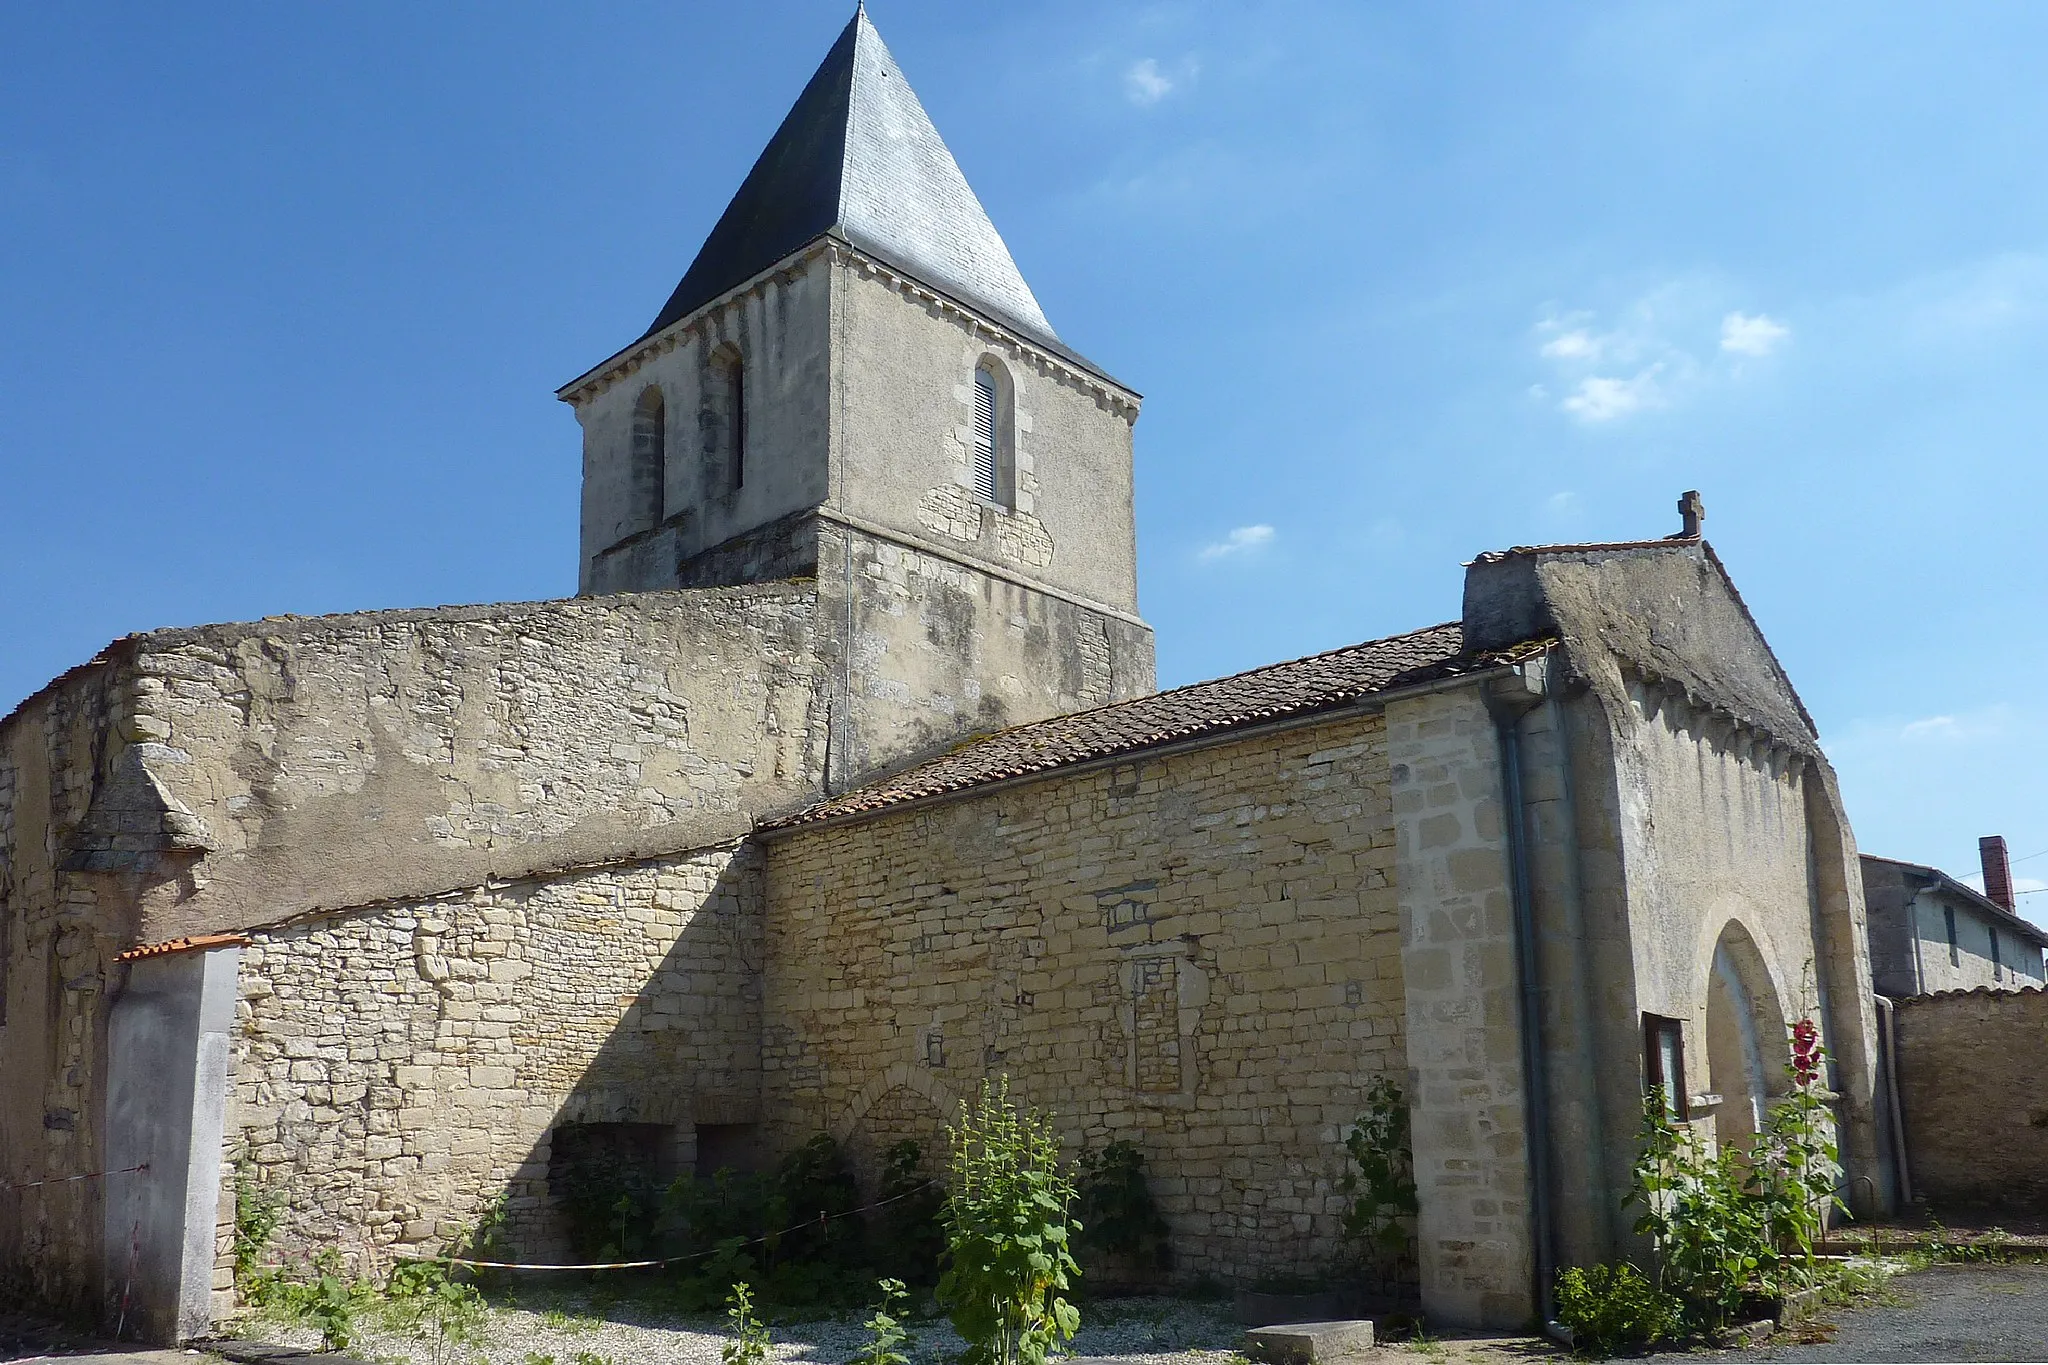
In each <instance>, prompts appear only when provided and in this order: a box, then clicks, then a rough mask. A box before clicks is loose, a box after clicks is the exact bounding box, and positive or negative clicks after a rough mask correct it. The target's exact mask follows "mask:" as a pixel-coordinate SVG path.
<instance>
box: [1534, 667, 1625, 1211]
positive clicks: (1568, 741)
mask: <svg viewBox="0 0 2048 1365" xmlns="http://www.w3.org/2000/svg"><path fill="white" fill-rule="evenodd" d="M1551 664H1552V667H1551V669H1550V671H1549V673H1548V674H1546V676H1545V678H1544V685H1543V709H1544V712H1545V713H1546V714H1547V715H1548V716H1549V718H1550V733H1551V736H1552V742H1553V743H1555V744H1556V745H1557V786H1558V804H1559V805H1560V806H1561V807H1562V809H1561V810H1560V811H1559V813H1558V823H1559V824H1560V825H1562V826H1563V829H1564V837H1565V840H1566V845H1567V847H1566V850H1565V853H1566V858H1565V876H1566V878H1567V879H1568V883H1567V887H1566V895H1565V906H1564V909H1565V921H1564V929H1565V936H1566V937H1567V938H1568V939H1570V940H1571V964H1570V965H1571V982H1570V988H1571V991H1572V993H1573V995H1574V996H1575V997H1577V999H1578V1001H1579V1004H1580V1008H1581V1009H1582V1010H1583V1011H1584V1013H1583V1026H1582V1027H1581V1028H1580V1029H1579V1030H1578V1033H1577V1036H1575V1037H1574V1038H1573V1039H1572V1042H1571V1048H1572V1065H1573V1066H1574V1067H1575V1068H1577V1070H1578V1072H1579V1081H1580V1082H1581V1083H1582V1084H1583V1085H1584V1086H1585V1087H1586V1126H1587V1128H1588V1129H1589V1130H1590V1131H1589V1132H1588V1134H1587V1142H1588V1144H1589V1145H1590V1146H1591V1148H1592V1150H1593V1181H1592V1189H1591V1190H1590V1191H1589V1193H1590V1194H1591V1195H1592V1196H1593V1198H1595V1199H1597V1200H1598V1201H1599V1204H1600V1224H1599V1226H1600V1227H1601V1228H1602V1229H1604V1231H1605V1233H1606V1238H1607V1244H1608V1246H1609V1247H1610V1248H1611V1247H1612V1246H1614V1245H1615V1244H1617V1243H1618V1242H1619V1241H1620V1238H1619V1237H1618V1236H1617V1235H1616V1232H1615V1227H1614V1218H1615V1214H1616V1212H1617V1210H1618V1207H1619V1206H1618V1205H1616V1204H1615V1203H1613V1202H1612V1201H1611V1200H1610V1198H1609V1195H1610V1193H1611V1185H1610V1183H1609V1180H1608V1168H1607V1108H1606V1096H1605V1095H1604V1094H1603V1093H1602V1092H1601V1089H1600V1061H1599V1049H1598V1044H1597V1043H1596V1041H1595V1034H1596V1032H1597V1031H1598V1029H1599V1027H1600V1020H1599V1015H1598V1011H1597V1009H1596V1007H1595V1003H1594V990H1593V965H1592V962H1591V960H1590V954H1591V952H1592V947H1591V944H1590V942H1589V941H1588V939H1587V936H1586V886H1585V878H1584V874H1583V872H1582V871H1581V868H1580V866H1579V859H1580V849H1579V798H1578V787H1577V784H1576V782H1575V781H1574V777H1573V772H1572V735H1571V719H1570V717H1569V716H1568V715H1566V713H1565V709H1564V704H1563V702H1561V701H1560V700H1559V699H1558V692H1559V691H1560V690H1561V689H1560V687H1559V683H1558V677H1557V675H1558V674H1560V673H1562V672H1563V671H1564V670H1563V668H1562V667H1561V665H1562V664H1563V659H1562V657H1561V656H1559V655H1555V654H1553V655H1552V656H1551Z"/></svg>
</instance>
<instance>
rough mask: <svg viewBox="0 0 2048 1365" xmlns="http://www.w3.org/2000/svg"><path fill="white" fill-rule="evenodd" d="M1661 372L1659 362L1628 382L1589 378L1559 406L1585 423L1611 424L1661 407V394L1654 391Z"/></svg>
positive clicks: (1597, 377) (1611, 377)
mask: <svg viewBox="0 0 2048 1365" xmlns="http://www.w3.org/2000/svg"><path fill="white" fill-rule="evenodd" d="M1663 369H1664V362H1662V361H1659V362H1657V363H1656V364H1655V365H1652V366H1650V367H1649V368H1648V369H1646V370H1644V371H1642V372H1641V373H1640V374H1637V375H1636V376H1635V377H1634V378H1631V379H1619V378H1616V377H1614V376H1612V375H1589V376H1588V377H1586V378H1585V379H1581V380H1580V381H1579V385H1578V387H1577V388H1575V389H1573V390H1572V391H1571V393H1570V394H1569V395H1567V396H1566V398H1565V400H1564V403H1563V405H1562V406H1563V407H1564V410H1565V411H1566V412H1568V413H1570V414H1571V415H1572V416H1574V417H1576V418H1578V419H1579V420H1580V421H1581V422H1587V423H1598V422H1611V421H1613V420H1614V419H1615V418H1617V417H1626V416H1628V414H1630V413H1632V412H1640V411H1641V410H1642V409H1644V408H1655V407H1662V406H1663V405H1664V393H1663V390H1662V389H1660V388H1659V387H1658V384H1657V376H1658V374H1659V373H1661V372H1662V371H1663Z"/></svg>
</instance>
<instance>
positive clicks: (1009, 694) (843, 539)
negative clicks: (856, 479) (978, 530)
mask: <svg viewBox="0 0 2048 1365" xmlns="http://www.w3.org/2000/svg"><path fill="white" fill-rule="evenodd" d="M818 533H819V538H820V562H821V566H822V567H821V569H820V572H819V576H818V596H819V600H820V606H819V626H818V629H819V632H820V633H821V634H822V635H825V636H827V637H830V638H831V639H833V640H834V642H835V643H834V644H833V646H832V647H831V648H832V649H833V650H834V651H835V652H836V653H838V654H839V655H840V657H841V658H843V663H842V664H841V665H840V666H841V667H842V668H843V669H844V670H845V671H844V673H843V675H842V676H841V677H840V678H839V679H836V680H835V681H834V685H835V686H838V687H842V688H843V689H844V695H846V696H847V697H848V703H847V705H846V706H845V707H844V708H843V709H842V711H841V712H840V714H841V715H842V716H843V717H844V719H843V722H842V723H841V724H839V725H837V726H835V728H834V732H833V746H832V747H833V752H832V772H831V774H830V781H831V784H832V787H833V789H834V790H844V789H845V788H847V787H849V786H852V785H854V784H855V783H857V782H858V781H859V780H860V779H861V778H862V777H863V776H865V775H869V774H872V773H874V772H876V771H878V770H881V769H885V768H888V767H891V766H895V765H898V764H900V763H901V762H903V761H904V760H905V759H908V758H911V757H914V756H919V755H924V754H928V753H930V752H931V751H933V750H934V749H936V748H939V747H941V746H943V745H945V744H948V743H950V742H952V741H954V740H956V739H958V738H959V737H960V736H962V735H965V734H970V733H978V732H986V731H990V730H999V729H1003V728H1005V727H1008V726H1011V725H1022V724H1025V723H1027V722H1030V721H1034V720H1043V719H1045V718H1046V717H1048V716H1056V715H1063V714H1066V713H1068V712H1072V711H1080V710H1085V709H1087V708H1089V707H1092V706H1102V705H1106V704H1107V703H1110V702H1117V701H1127V700H1129V699H1131V698H1133V697H1141V696H1146V695H1149V694H1150V693H1151V692H1152V691H1153V652H1152V631H1151V628H1150V627H1148V626H1146V625H1145V624H1144V623H1143V622H1142V621H1139V620H1137V619H1135V618H1132V617H1126V616H1123V615H1121V614H1118V613H1113V612H1109V611H1104V610H1099V609H1096V608H1092V607H1089V606H1086V605H1084V604H1082V603H1079V602H1076V601H1073V600H1072V599H1070V598H1066V597H1062V596H1060V595H1058V594H1055V593H1051V592H1047V591H1045V590H1043V589H1040V588H1035V587H1032V586H1030V585H1029V584H1028V583H1026V582H1023V581H1020V580H1017V579H1015V578H1005V577H1000V576H998V575H996V574H993V573H990V572H988V571H987V570H985V569H982V568H979V567H977V566H975V565H973V564H968V563H962V562H960V561H958V560H955V559H952V558H949V557H946V556H943V555H938V554H933V553H931V552H929V551H926V550H921V549H918V548H916V547H915V546H913V545H909V544H905V543H904V542H902V541H901V540H898V539H895V538H892V537H885V536H881V535H876V534H870V533H868V532H866V531H864V530H861V529H858V528H854V527H850V526H846V525H843V524H840V523H838V522H833V521H825V520H821V521H820V524H819V527H818Z"/></svg>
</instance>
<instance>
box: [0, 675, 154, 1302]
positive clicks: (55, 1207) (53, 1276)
mask: <svg viewBox="0 0 2048 1365" xmlns="http://www.w3.org/2000/svg"><path fill="white" fill-rule="evenodd" d="M127 709H128V706H127V699H126V695H125V689H124V687H123V685H122V682H121V679H120V677H119V675H118V673H117V671H116V670H115V669H114V668H112V667H111V666H109V665H106V664H100V663H96V664H91V665H87V666H85V667H82V668H79V669H74V670H73V671H72V672H71V673H69V674H67V675H65V676H64V677H63V678H60V679H59V680H57V681H56V682H55V683H53V684H51V686H49V687H47V688H45V689H44V690H43V691H42V692H40V693H38V694H37V695H36V696H34V697H31V698H30V699H29V700H28V701H26V702H24V703H22V705H21V706H20V707H18V708H17V709H16V710H15V711H14V713H13V714H12V715H11V716H9V717H8V718H7V719H6V720H5V721H4V722H0V1186H8V1187H12V1186H18V1185H21V1184H24V1183H26V1182H30V1181H61V1182H64V1183H57V1184H46V1185H39V1186H35V1187H32V1188H0V1268H4V1269H7V1270H10V1271H20V1272H24V1273H25V1274H26V1275H27V1276H28V1277H29V1279H30V1282H31V1283H32V1284H33V1285H34V1286H35V1287H36V1288H37V1290H38V1291H39V1292H40V1293H42V1294H44V1295H45V1296H46V1297H48V1298H49V1299H51V1300H53V1301H60V1302H61V1301H75V1302H83V1303H87V1304H93V1305H96V1304H97V1302H98V1299H99V1293H100V1269H101V1265H100V1257H99V1245H100V1233H99V1228H100V1219H101V1204H100V1195H101V1184H100V1182H99V1181H97V1180H80V1181H73V1180H70V1179H69V1177H71V1176H76V1175H85V1174H90V1173H93V1172H96V1171H99V1170H101V1169H102V1168H103V1166H104V1164H105V1162H104V1156H105V1146H104V1138H103V1130H102V1123H101V1116H102V1108H103V1104H104V1087H105V1081H106V1077H105V1069H106V1057H105V1052H104V1042H103V1037H104V1029H105V1025H106V1020H107V1010H108V991H109V987H110V985H111V984H113V983H114V982H115V981H117V979H118V972H119V969H117V968H116V967H114V965H113V959H114V957H115V955H116V954H118V953H119V952H121V951H122V950H123V949H125V948H126V947H128V946H129V942H130V939H129V934H130V932H131V930H132V923H133V919H134V910H133V906H134V898H135V893H136V889H137V885H138V883H139V882H140V881H141V880H142V875H141V874H140V873H139V872H138V873H133V874H131V875H128V876H124V877H115V876H108V875H101V874H95V873H91V872H88V871H85V870H82V869H78V868H75V867H71V866H67V864H69V863H71V861H72V845H73V841H74V837H75V833H76V831H78V830H79V829H81V828H82V827H84V826H85V825H86V824H87V822H88V818H89V815H90V812H91V810H92V807H93V803H94V800H95V796H96V794H97V793H99V792H100V791H102V790H103V789H104V788H105V787H106V786H107V785H108V780H109V778H110V776H111V775H112V774H111V772H110V769H111V768H112V767H113V765H114V763H115V761H116V760H113V759H110V758H109V757H108V754H109V751H118V749H119V746H118V744H114V745H110V744H108V743H107V737H108V735H109V733H110V732H117V731H118V730H119V729H120V728H121V726H122V724H123V716H124V714H125V713H126V711H127Z"/></svg>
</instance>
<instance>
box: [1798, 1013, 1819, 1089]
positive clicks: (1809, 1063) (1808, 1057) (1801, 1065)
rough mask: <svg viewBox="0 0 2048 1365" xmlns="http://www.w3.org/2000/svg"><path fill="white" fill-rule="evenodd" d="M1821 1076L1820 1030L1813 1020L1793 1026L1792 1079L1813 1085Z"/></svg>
mask: <svg viewBox="0 0 2048 1365" xmlns="http://www.w3.org/2000/svg"><path fill="white" fill-rule="evenodd" d="M1819 1076H1820V1029H1819V1027H1818V1026H1816V1025H1815V1024H1814V1022H1813V1020H1811V1019H1801V1020H1800V1021H1799V1022H1798V1023H1796V1024H1794V1025H1793V1026H1792V1079H1793V1080H1795V1081H1796V1082H1798V1083H1799V1084H1800V1085H1811V1084H1813V1082H1814V1081H1815V1080H1816V1079H1817V1078H1818V1077H1819Z"/></svg>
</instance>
